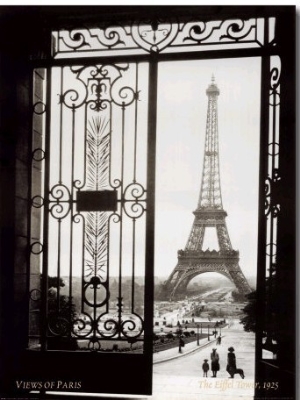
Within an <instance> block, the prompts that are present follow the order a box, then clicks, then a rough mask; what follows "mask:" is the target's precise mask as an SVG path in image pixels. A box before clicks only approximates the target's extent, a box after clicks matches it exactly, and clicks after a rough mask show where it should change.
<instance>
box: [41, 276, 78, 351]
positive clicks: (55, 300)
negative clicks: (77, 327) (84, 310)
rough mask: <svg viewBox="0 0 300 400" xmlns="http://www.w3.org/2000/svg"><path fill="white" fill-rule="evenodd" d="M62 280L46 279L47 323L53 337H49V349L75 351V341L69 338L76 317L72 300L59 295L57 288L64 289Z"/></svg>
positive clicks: (56, 278) (76, 346)
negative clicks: (53, 334)
mask: <svg viewBox="0 0 300 400" xmlns="http://www.w3.org/2000/svg"><path fill="white" fill-rule="evenodd" d="M64 286H65V283H64V281H63V279H62V278H59V279H58V277H51V276H49V277H48V323H49V328H50V331H52V332H53V333H55V336H53V337H49V349H56V350H62V349H63V350H77V349H78V345H77V340H76V339H75V338H73V337H71V336H70V333H71V324H72V323H73V321H74V320H75V317H76V307H75V304H74V303H73V301H72V298H69V296H65V295H62V294H59V296H58V293H57V292H58V290H57V289H58V287H64Z"/></svg>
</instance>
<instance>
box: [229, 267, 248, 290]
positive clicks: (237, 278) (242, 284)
mask: <svg viewBox="0 0 300 400" xmlns="http://www.w3.org/2000/svg"><path fill="white" fill-rule="evenodd" d="M238 268H239V271H230V272H229V273H230V276H231V279H232V281H233V283H234V284H235V286H236V288H237V289H238V291H239V293H240V294H244V295H246V294H248V293H250V292H251V291H252V290H251V288H250V286H249V284H248V282H247V279H246V278H245V276H244V274H243V272H242V271H241V269H240V267H238Z"/></svg>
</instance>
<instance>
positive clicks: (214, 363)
mask: <svg viewBox="0 0 300 400" xmlns="http://www.w3.org/2000/svg"><path fill="white" fill-rule="evenodd" d="M210 360H211V370H212V378H216V377H217V372H218V371H219V370H220V364H219V354H218V353H217V349H213V350H212V352H211V354H210Z"/></svg>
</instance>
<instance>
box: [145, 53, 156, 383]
mask: <svg viewBox="0 0 300 400" xmlns="http://www.w3.org/2000/svg"><path fill="white" fill-rule="evenodd" d="M157 75H158V60H157V58H156V57H155V55H153V56H152V60H151V62H150V69H149V91H148V96H149V106H148V158H147V166H148V169H147V190H148V204H147V207H148V209H147V214H146V221H147V222H146V225H147V226H148V227H149V229H147V231H146V250H147V251H146V254H145V257H146V260H145V263H146V271H145V283H148V284H145V301H146V300H147V304H148V308H147V314H146V315H147V318H146V315H145V355H146V357H147V358H148V360H149V362H148V364H147V366H148V368H149V370H148V373H149V374H151V384H152V379H153V376H152V369H153V366H152V362H153V354H152V338H153V329H152V326H153V312H154V244H155V237H154V232H155V170H154V171H151V170H150V168H149V166H150V165H153V166H155V165H156V163H155V159H156V125H157Z"/></svg>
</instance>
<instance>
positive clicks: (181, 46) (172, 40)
mask: <svg viewBox="0 0 300 400" xmlns="http://www.w3.org/2000/svg"><path fill="white" fill-rule="evenodd" d="M265 23H266V20H265V19H264V18H251V19H248V20H242V19H234V20H233V19H230V20H224V21H220V20H215V21H207V22H204V21H201V20H199V19H197V18H195V20H194V21H188V22H183V23H179V22H178V21H177V20H176V19H172V20H161V19H154V20H151V21H149V20H148V21H147V20H144V21H134V22H133V23H132V24H131V25H128V26H126V27H125V26H109V27H106V28H103V29H102V28H94V29H81V30H78V29H77V30H70V31H68V30H61V31H57V32H53V38H54V48H55V52H54V57H60V56H64V55H65V54H68V55H70V56H72V53H74V54H75V52H76V56H77V57H80V56H91V55H93V53H97V54H99V53H100V54H101V53H105V54H107V53H112V54H116V53H118V54H120V53H124V52H125V51H131V52H133V53H136V54H140V53H141V52H148V53H160V52H170V51H174V49H176V51H188V48H189V47H191V46H197V50H198V51H201V50H204V48H205V46H207V45H212V46H219V45H224V44H233V45H238V46H242V45H247V47H249V46H250V47H263V46H264V43H265V40H264V24H265ZM199 46H200V48H199ZM201 46H203V48H201Z"/></svg>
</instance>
